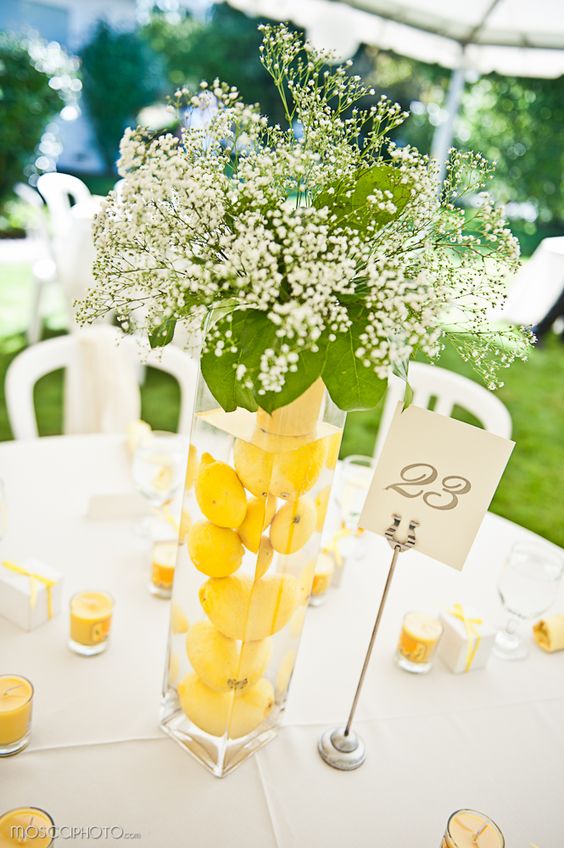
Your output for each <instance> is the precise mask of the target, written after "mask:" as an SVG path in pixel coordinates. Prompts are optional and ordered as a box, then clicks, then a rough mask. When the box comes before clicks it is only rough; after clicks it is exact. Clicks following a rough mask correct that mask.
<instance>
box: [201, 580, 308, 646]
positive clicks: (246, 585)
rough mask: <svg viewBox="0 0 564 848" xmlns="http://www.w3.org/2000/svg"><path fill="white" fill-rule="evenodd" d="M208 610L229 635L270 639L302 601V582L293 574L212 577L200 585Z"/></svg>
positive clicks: (213, 619) (245, 638)
mask: <svg viewBox="0 0 564 848" xmlns="http://www.w3.org/2000/svg"><path fill="white" fill-rule="evenodd" d="M199 594H200V603H201V604H202V607H203V609H204V612H205V613H206V615H207V616H208V618H209V619H210V621H211V622H212V623H213V624H215V626H216V627H217V629H218V630H220V631H221V632H222V633H223V634H224V635H225V636H228V637H229V638H230V639H241V640H242V641H251V642H252V641H256V640H258V639H266V637H267V636H271V635H272V634H273V633H276V632H278V630H281V629H282V628H283V627H284V626H285V625H286V624H287V623H288V621H289V620H290V617H291V615H292V613H293V612H294V610H295V608H296V606H297V604H298V601H299V592H298V582H297V580H296V579H295V577H292V575H290V574H276V575H273V576H271V577H263V578H262V579H261V580H257V581H256V583H253V581H252V580H251V579H250V578H249V577H246V576H244V577H226V578H225V579H224V580H217V579H214V578H212V579H211V580H206V582H205V583H204V584H203V585H202V586H200V593H199Z"/></svg>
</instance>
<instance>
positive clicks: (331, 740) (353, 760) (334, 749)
mask: <svg viewBox="0 0 564 848" xmlns="http://www.w3.org/2000/svg"><path fill="white" fill-rule="evenodd" d="M317 750H318V751H319V755H320V756H321V759H322V760H324V761H325V762H326V763H327V765H328V766H331V768H335V769H339V770H340V771H353V770H354V769H357V768H359V766H361V765H362V764H363V762H364V761H365V759H366V746H365V744H364V741H363V740H362V738H361V737H360V736H358V735H357V734H356V733H355V732H354V731H353V730H351V731H350V732H349V734H348V735H347V736H345V728H344V727H335V728H333V729H332V730H326V731H325V733H324V734H323V736H321V738H320V740H319V742H318V743H317Z"/></svg>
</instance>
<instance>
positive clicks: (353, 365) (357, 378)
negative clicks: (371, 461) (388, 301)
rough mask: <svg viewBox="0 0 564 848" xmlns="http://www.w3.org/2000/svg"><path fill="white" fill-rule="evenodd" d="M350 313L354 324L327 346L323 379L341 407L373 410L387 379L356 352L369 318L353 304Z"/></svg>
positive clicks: (333, 398)
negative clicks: (376, 372) (375, 371)
mask: <svg viewBox="0 0 564 848" xmlns="http://www.w3.org/2000/svg"><path fill="white" fill-rule="evenodd" d="M348 312H349V317H350V318H351V321H352V323H351V326H350V327H349V329H348V330H347V331H346V332H345V333H339V334H338V335H337V336H336V338H335V340H334V341H332V342H331V343H330V344H328V345H327V352H326V360H325V366H324V369H323V381H324V383H325V385H326V386H327V391H328V392H329V394H330V395H331V399H332V400H333V402H334V403H336V404H337V406H338V407H339V409H344V410H346V411H350V410H353V409H371V408H372V407H374V406H377V405H378V404H379V403H380V400H381V399H382V396H383V395H384V392H385V391H386V385H387V381H386V380H381V379H379V378H378V377H377V376H376V374H375V373H374V369H373V368H372V367H371V366H368V367H367V366H366V365H364V364H363V362H362V360H361V359H359V357H358V356H357V355H356V351H357V349H358V348H359V347H361V340H360V334H361V333H362V331H363V330H364V327H365V323H366V317H364V319H363V316H362V308H359V307H354V308H353V307H351V308H349V310H348Z"/></svg>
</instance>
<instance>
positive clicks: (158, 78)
mask: <svg viewBox="0 0 564 848" xmlns="http://www.w3.org/2000/svg"><path fill="white" fill-rule="evenodd" d="M79 55H80V59H81V62H82V79H83V91H84V99H85V102H86V106H87V110H88V114H89V115H90V118H91V120H92V124H93V126H94V131H95V133H96V139H97V141H98V146H99V148H100V152H101V154H102V157H103V159H104V162H105V164H106V166H107V168H108V170H110V171H113V170H114V169H115V162H116V158H117V155H118V150H119V142H120V139H121V137H122V135H123V131H124V130H125V128H126V127H127V126H128V125H129V124H134V123H135V118H136V116H137V113H138V112H139V110H140V109H142V108H143V107H144V106H148V105H149V104H151V103H153V102H154V101H155V99H156V98H158V97H159V96H160V95H162V93H163V89H164V88H165V86H164V79H163V63H162V60H161V59H160V58H159V57H158V56H157V55H156V53H155V52H154V51H153V50H152V49H151V47H150V46H149V44H148V43H147V41H146V40H145V39H144V38H143V37H142V35H141V33H140V32H138V31H133V32H125V31H121V30H116V29H113V28H112V27H111V26H110V25H109V24H108V23H106V22H105V21H100V22H99V23H98V25H97V27H96V29H95V30H94V33H93V35H92V38H91V39H90V41H89V42H88V43H87V44H86V45H85V46H84V47H83V48H82V49H81V51H80V54H79Z"/></svg>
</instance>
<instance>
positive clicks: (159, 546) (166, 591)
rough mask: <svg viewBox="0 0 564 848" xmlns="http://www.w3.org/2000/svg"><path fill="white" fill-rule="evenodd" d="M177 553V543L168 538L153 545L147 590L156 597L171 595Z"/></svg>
mask: <svg viewBox="0 0 564 848" xmlns="http://www.w3.org/2000/svg"><path fill="white" fill-rule="evenodd" d="M177 553H178V544H177V543H176V542H175V541H174V542H173V541H171V540H170V539H167V540H166V541H163V542H155V544H154V545H153V555H152V559H151V579H150V581H149V591H150V593H151V594H152V595H155V597H157V598H170V597H171V595H172V583H173V581H174V569H175V568H176V555H177Z"/></svg>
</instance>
